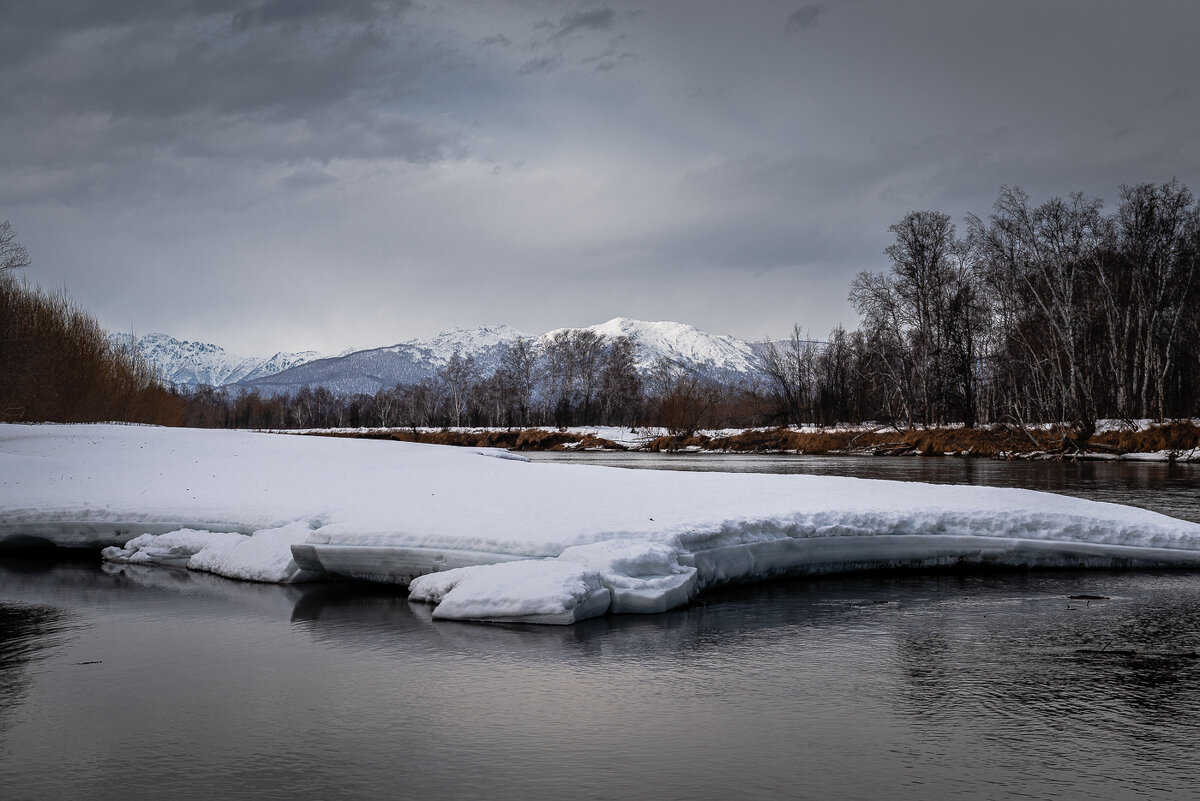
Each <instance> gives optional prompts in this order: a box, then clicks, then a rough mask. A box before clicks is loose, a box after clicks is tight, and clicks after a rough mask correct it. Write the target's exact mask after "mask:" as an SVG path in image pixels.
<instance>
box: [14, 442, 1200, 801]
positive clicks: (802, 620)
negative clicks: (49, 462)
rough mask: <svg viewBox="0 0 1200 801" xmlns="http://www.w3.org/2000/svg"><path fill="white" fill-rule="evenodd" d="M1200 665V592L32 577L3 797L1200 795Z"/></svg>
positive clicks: (876, 580)
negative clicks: (555, 613) (510, 589)
mask: <svg viewBox="0 0 1200 801" xmlns="http://www.w3.org/2000/svg"><path fill="white" fill-rule="evenodd" d="M899 461H900V460H890V462H891V463H892V464H896V463H897V462H899ZM903 461H905V462H917V463H920V462H923V461H934V460H918V459H914V460H903ZM936 461H937V462H938V463H939V464H954V463H955V462H956V461H957V460H936ZM690 464H699V462H692V463H690ZM899 466H901V467H904V468H905V469H910V468H909V466H908V465H899ZM921 467H924V466H923V465H921ZM1059 467H1062V466H1059ZM1083 467H1088V465H1084V466H1083ZM1137 467H1139V468H1142V467H1151V468H1156V469H1165V468H1166V467H1167V466H1165V465H1151V466H1144V465H1143V466H1137ZM911 469H917V465H914V466H912V468H911ZM927 478H929V477H928V476H927ZM1159 478H1162V476H1159ZM1166 479H1167V481H1168V483H1169V484H1170V483H1171V482H1176V481H1182V482H1183V484H1184V485H1186V482H1187V481H1188V480H1190V481H1192V482H1194V481H1195V480H1196V476H1195V474H1194V473H1193V474H1192V475H1191V478H1190V479H1189V478H1188V477H1187V474H1183V477H1182V478H1180V477H1179V476H1177V475H1171V474H1168V475H1166ZM1109 480H1110V481H1111V480H1112V479H1111V476H1109ZM1127 480H1128V481H1133V479H1125V478H1122V479H1121V481H1122V482H1125V481H1127ZM1139 480H1140V479H1139ZM1134 483H1136V481H1134ZM1192 486H1195V485H1194V483H1193V485H1192ZM1123 487H1124V484H1122V486H1121V487H1118V488H1115V489H1114V488H1112V487H1109V488H1107V489H1104V488H1101V489H1102V491H1105V492H1120V493H1124V494H1125V495H1127V496H1131V491H1130V490H1129V489H1127V488H1123ZM1181 491H1182V490H1181ZM1156 492H1157V489H1156V488H1154V487H1150V488H1148V489H1147V492H1146V495H1147V496H1155V493H1156ZM1156 497H1157V496H1156ZM1140 500H1142V501H1143V502H1145V503H1147V505H1152V504H1153V503H1157V504H1159V505H1160V507H1167V508H1164V510H1165V511H1172V509H1170V508H1169V507H1170V506H1171V504H1170V503H1164V502H1163V501H1161V499H1160V500H1155V499H1154V497H1150V498H1149V500H1147V498H1141V499H1140ZM1191 502H1192V503H1194V502H1195V499H1194V497H1193V498H1191ZM1188 508H1192V507H1188ZM1175 511H1176V513H1178V510H1175ZM1073 595H1075V596H1078V595H1093V596H1103V598H1102V599H1092V600H1089V599H1072V598H1071V597H1070V596H1073ZM1198 655H1200V575H1198V574H1196V573H1193V572H1178V573H1125V574H1117V573H1095V572H1093V573H1073V572H1062V573H1059V572H1053V573H999V574H990V575H975V576H959V575H899V576H857V577H848V578H824V579H818V580H812V579H810V580H805V581H792V582H775V583H769V584H761V585H757V586H753V587H743V588H737V589H730V590H726V591H722V592H718V593H713V594H710V595H707V596H705V597H703V598H702V603H700V604H697V605H694V606H692V607H689V608H687V609H683V610H678V611H676V612H671V613H668V614H665V615H656V616H644V617H643V616H623V617H611V618H602V619H599V620H593V621H587V622H585V623H583V624H580V625H577V626H574V627H570V628H551V627H533V626H482V625H471V624H455V623H444V622H438V623H436V624H435V623H433V622H432V621H431V620H430V618H429V608H428V607H426V606H424V605H420V604H412V605H410V604H409V602H408V600H407V598H406V597H405V595H404V594H403V592H397V591H394V590H389V589H388V588H381V587H371V586H361V585H352V584H340V585H338V584H326V585H311V586H307V587H280V586H262V585H253V584H244V583H239V582H232V581H226V580H223V579H218V578H215V577H212V576H206V575H203V574H189V573H187V572H186V571H173V570H166V569H157V570H156V569H145V568H141V569H135V568H129V567H125V568H122V569H103V568H102V567H101V566H100V565H98V564H96V563H92V562H82V563H69V562H57V563H56V562H53V561H48V560H30V559H28V558H23V559H17V558H13V557H7V558H4V559H2V560H0V798H3V799H6V800H7V799H60V798H79V799H86V798H97V799H108V798H112V799H157V798H164V797H174V798H185V799H191V798H195V799H223V798H255V799H259V798H261V799H274V798H280V799H283V798H287V799H296V798H356V799H357V798H419V799H443V798H446V799H450V798H480V799H542V798H546V799H740V798H797V799H891V798H899V799H959V798H962V799H1002V798H1039V799H1041V798H1063V799H1131V798H1162V799H1167V798H1172V799H1186V798H1196V797H1200V777H1198V774H1197V757H1198V756H1200V658H1198Z"/></svg>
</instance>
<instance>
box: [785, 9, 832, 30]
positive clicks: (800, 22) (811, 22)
mask: <svg viewBox="0 0 1200 801" xmlns="http://www.w3.org/2000/svg"><path fill="white" fill-rule="evenodd" d="M827 10H828V9H826V8H825V6H823V5H813V6H802V7H801V8H799V9H798V10H796V11H793V12H792V13H791V14H788V18H787V24H786V25H785V26H784V28H785V30H787V32H788V33H798V32H800V31H807V30H808V29H809V28H815V27H816V26H817V23H818V22H819V21H820V19H821V17H822V16H824V15H825V12H826V11H827Z"/></svg>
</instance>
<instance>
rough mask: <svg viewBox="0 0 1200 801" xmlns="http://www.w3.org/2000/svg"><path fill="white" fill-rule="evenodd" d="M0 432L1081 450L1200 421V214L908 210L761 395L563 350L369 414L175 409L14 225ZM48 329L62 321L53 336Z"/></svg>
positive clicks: (290, 403) (1043, 207) (1047, 207)
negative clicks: (942, 434) (651, 431)
mask: <svg viewBox="0 0 1200 801" xmlns="http://www.w3.org/2000/svg"><path fill="white" fill-rule="evenodd" d="M4 225H5V228H4V237H5V239H4V240H3V246H4V248H5V250H4V251H3V253H0V256H3V257H4V258H5V259H6V261H4V262H3V264H4V268H3V269H0V282H2V284H0V290H2V292H0V294H2V296H3V303H4V304H5V306H4V307H3V308H2V309H0V313H2V314H3V317H0V375H3V377H4V378H3V383H2V384H0V419H2V420H59V421H64V422H74V421H84V420H129V421H138V422H158V423H166V424H185V425H192V426H209V427H238V428H319V427H331V426H338V427H359V426H380V427H412V428H416V427H434V428H437V427H449V426H492V427H512V428H522V427H529V426H559V427H562V426H571V425H617V426H631V427H633V426H647V425H654V426H663V427H665V428H667V429H669V430H671V431H672V432H675V433H678V434H680V435H683V436H687V435H690V434H691V433H692V432H694V431H696V430H698V429H702V428H750V427H762V426H771V425H794V424H806V423H815V424H821V425H832V424H834V423H858V422H863V421H875V422H878V423H881V424H890V425H892V426H895V427H896V428H898V429H914V428H928V427H937V426H946V425H950V424H963V425H965V426H966V427H968V428H974V427H980V426H987V425H991V424H1005V425H1011V426H1016V427H1018V428H1027V427H1028V426H1030V425H1032V424H1033V423H1042V422H1055V423H1061V424H1064V425H1066V426H1069V427H1070V428H1071V429H1072V430H1073V431H1074V432H1075V433H1074V436H1075V437H1077V438H1078V439H1081V440H1084V441H1086V440H1087V439H1088V438H1089V437H1090V436H1091V434H1092V432H1093V431H1094V427H1095V422H1096V420H1098V419H1101V418H1118V419H1122V418H1124V419H1134V418H1155V419H1159V420H1167V419H1171V418H1187V417H1193V416H1200V385H1198V382H1200V303H1198V302H1197V301H1200V275H1198V273H1200V204H1198V203H1197V202H1196V200H1195V198H1194V197H1193V196H1192V194H1191V192H1190V191H1189V190H1188V189H1187V187H1185V186H1183V185H1181V184H1180V183H1179V182H1177V181H1171V182H1168V183H1165V184H1161V185H1155V184H1138V185H1134V186H1122V187H1121V188H1120V192H1119V200H1118V203H1117V206H1116V208H1115V209H1114V210H1113V211H1112V212H1111V213H1105V211H1104V209H1103V204H1102V203H1101V201H1100V200H1098V199H1094V198H1086V197H1084V196H1083V195H1080V194H1071V195H1069V196H1067V197H1065V198H1063V197H1055V198H1051V199H1050V200H1047V201H1045V202H1044V203H1041V204H1038V205H1034V204H1033V203H1032V202H1031V201H1030V199H1029V197H1028V196H1027V195H1026V194H1025V193H1023V192H1022V191H1021V190H1020V189H1017V188H1009V187H1003V188H1001V190H1000V193H999V197H998V198H997V201H996V203H995V205H994V207H993V212H992V214H991V215H990V216H988V217H987V218H986V219H985V218H981V217H978V216H975V215H969V216H968V217H967V218H966V220H965V224H964V226H963V228H962V232H961V233H960V232H959V229H958V228H957V227H956V226H955V225H954V224H953V222H952V221H951V217H950V215H948V214H946V213H944V212H940V211H915V212H911V213H909V214H907V215H905V217H904V218H903V219H902V220H900V221H899V222H897V223H896V224H894V225H892V226H891V227H890V228H889V231H890V232H891V233H892V235H893V237H894V242H893V244H891V245H890V246H889V247H888V248H887V249H886V250H885V252H884V255H885V257H886V269H885V270H883V271H879V272H871V271H864V272H861V273H859V274H858V275H857V276H856V277H855V278H854V279H853V281H852V282H851V285H850V287H849V299H850V301H851V303H852V305H853V306H854V308H855V310H856V312H857V313H858V314H859V317H860V321H859V326H858V328H857V329H856V330H852V331H847V330H845V329H843V328H841V327H839V328H836V329H835V330H834V331H833V332H831V333H830V334H829V336H828V337H827V338H826V339H824V340H820V341H817V340H814V339H812V338H811V337H810V336H809V335H808V334H807V333H806V332H804V331H803V329H802V328H801V327H800V326H796V327H795V329H794V330H793V331H792V334H791V336H790V337H789V338H787V339H786V340H782V341H776V342H771V343H767V346H766V348H765V353H766V355H765V358H764V361H763V368H762V374H761V376H759V377H758V378H757V380H750V381H746V382H739V383H736V384H729V383H719V382H716V381H712V380H709V379H706V378H704V377H703V376H700V375H697V374H695V373H691V372H688V371H687V370H684V369H682V368H680V367H679V366H677V365H673V364H670V363H667V362H660V363H659V364H658V365H657V366H656V367H655V369H654V370H653V371H652V372H651V373H650V375H648V376H643V375H640V374H639V373H638V371H637V370H636V369H635V368H634V358H633V357H634V353H633V343H631V342H630V341H628V340H625V339H607V338H605V337H602V336H600V335H597V334H595V333H594V332H591V331H586V330H584V331H573V332H562V333H560V334H559V335H558V336H556V337H555V338H554V339H553V340H552V341H550V342H549V343H547V344H546V345H545V346H544V347H538V346H537V345H536V343H534V342H533V341H530V340H520V341H518V342H516V343H515V344H513V345H512V346H510V347H509V348H508V350H507V352H506V353H505V355H504V358H503V360H502V364H501V367H500V369H499V370H497V371H496V372H495V373H494V374H492V375H483V374H481V372H480V371H479V370H478V369H477V366H476V365H475V364H474V362H473V361H472V360H471V359H470V358H468V357H463V356H462V355H461V354H455V355H454V356H453V357H452V358H451V359H450V361H449V363H448V364H447V365H446V366H445V367H444V368H443V369H442V370H441V371H440V372H439V374H438V376H437V377H436V378H434V379H431V380H427V381H424V382H422V383H419V384H413V385H397V386H394V387H390V388H386V389H382V390H380V391H379V392H377V393H375V394H374V395H356V396H340V395H336V394H334V393H332V392H330V391H329V390H327V389H325V388H323V387H312V388H309V387H305V388H302V389H301V390H299V391H298V392H296V393H293V394H291V395H281V396H263V395H260V394H258V393H256V392H249V393H241V392H237V391H231V390H229V389H227V388H224V387H222V388H215V389H214V388H212V387H200V388H198V389H195V390H193V391H188V392H185V391H181V390H176V389H170V388H164V387H161V386H159V385H158V384H157V382H156V381H155V380H154V376H153V375H152V373H151V372H150V371H149V368H148V367H147V366H146V365H145V364H144V362H142V361H140V360H139V359H138V358H137V357H136V356H135V355H134V354H133V353H129V352H119V351H116V350H114V349H113V348H112V347H111V346H107V345H103V344H102V341H103V337H102V332H100V329H99V326H98V325H97V324H96V323H95V322H94V321H92V320H91V318H89V317H88V316H87V315H86V314H85V313H84V312H82V311H81V310H80V309H79V308H78V307H76V306H75V305H74V304H72V303H71V302H70V301H69V300H67V299H66V297H65V296H64V295H62V294H61V293H57V294H46V293H44V292H42V291H41V290H37V289H30V288H29V287H28V285H27V284H23V283H21V282H20V281H18V280H17V278H16V277H15V273H16V272H17V271H18V270H19V269H20V268H23V267H25V266H26V265H27V264H28V263H29V258H28V254H27V253H25V252H24V249H23V248H21V247H20V245H19V244H17V243H16V241H15V238H14V234H13V232H12V229H11V227H10V226H8V225H7V223H5V224H4ZM54 321H58V322H57V323H56V322H54Z"/></svg>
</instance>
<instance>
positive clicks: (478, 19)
mask: <svg viewBox="0 0 1200 801" xmlns="http://www.w3.org/2000/svg"><path fill="white" fill-rule="evenodd" d="M1198 30H1200V3H1195V2H1189V1H1187V0H1181V1H1180V2H1153V1H1148V0H1139V1H1138V2H1104V1H1103V0H1078V1H1077V2H1053V1H1052V0H1038V1H1037V2H1019V1H1017V0H1008V1H1006V2H986V3H985V2H972V1H971V0H944V1H938V0H914V1H913V2H905V1H904V0H879V1H878V2H875V1H874V0H828V1H827V2H818V3H807V4H806V3H803V2H796V0H791V1H790V2H784V1H781V0H738V2H733V1H732V0H726V1H725V2H715V1H712V0H709V1H704V2H702V1H699V0H665V1H663V0H632V1H631V2H622V0H607V2H598V3H593V2H584V3H575V2H542V0H480V1H479V2H471V1H470V0H455V2H445V3H441V2H425V3H422V2H415V1H414V2H402V1H397V2H392V1H391V0H103V2H99V1H98V0H0V219H7V220H9V221H11V222H12V224H13V225H14V227H15V229H16V231H17V234H18V237H19V239H20V240H21V241H22V242H23V243H24V244H25V245H26V247H27V248H28V250H29V251H30V255H31V256H32V257H33V260H34V261H33V265H32V266H31V267H30V268H29V270H28V271H27V272H28V275H29V277H30V279H31V280H33V281H35V282H37V283H40V284H42V285H43V286H46V287H57V286H63V285H65V286H66V287H67V288H68V289H69V291H70V293H71V294H72V295H73V296H74V297H75V298H76V299H77V300H78V301H80V302H81V303H82V304H83V305H84V306H85V307H87V308H88V309H90V310H91V311H92V312H93V313H94V314H95V315H96V316H97V317H98V318H99V319H100V321H101V322H102V323H103V324H104V325H106V326H108V327H110V328H115V329H119V330H124V331H128V330H131V329H132V330H133V331H134V332H135V333H145V332H150V331H162V332H165V333H169V334H172V335H174V336H177V337H180V338H187V339H199V340H203V341H208V342H215V343H217V344H220V345H223V346H225V347H227V348H229V349H231V350H233V351H234V352H238V353H245V354H258V353H262V354H269V353H271V352H273V351H275V350H280V349H285V350H302V349H308V348H315V349H319V350H323V351H327V352H336V351H340V350H342V349H344V348H348V347H351V346H359V347H372V346H379V345H386V344H392V343H394V342H397V341H400V340H403V339H408V338H410V337H414V336H424V335H428V334H433V333H436V332H438V331H441V330H446V329H449V328H453V327H455V326H475V325H481V324H496V323H508V324H511V325H514V326H516V327H518V328H521V329H523V330H526V331H528V332H531V333H542V332H544V331H546V330H549V329H551V328H556V327H560V326H575V325H589V324H593V323H598V322H602V321H604V320H607V319H609V318H611V317H616V316H628V317H637V318H642V319H650V320H679V321H683V322H688V323H692V324H694V325H697V326H699V327H700V328H703V329H706V330H709V331H712V332H714V333H728V334H734V335H736V336H741V337H745V338H748V339H761V338H763V337H764V336H766V335H774V336H780V335H783V334H785V333H786V332H787V331H788V330H790V328H791V326H792V324H793V323H799V324H800V325H801V326H802V327H803V328H804V329H806V330H808V331H809V332H811V333H812V334H813V335H814V336H818V337H824V336H825V335H826V334H827V333H828V331H829V329H830V328H831V327H832V326H834V325H836V324H838V323H841V324H844V325H846V326H847V327H853V326H855V325H856V323H857V320H856V318H855V316H854V314H853V311H852V310H851V308H850V306H849V304H848V303H847V301H846V294H847V288H848V284H849V281H850V279H851V278H852V276H853V275H854V274H855V273H856V272H858V271H859V270H863V269H871V270H880V269H884V268H885V267H886V260H885V258H884V256H883V255H882V250H883V248H885V247H886V246H887V245H888V244H889V234H888V231H887V226H888V225H890V224H891V223H893V222H895V221H897V220H898V219H900V218H901V217H902V216H903V215H904V214H905V213H906V212H908V211H911V210H916V209H938V210H942V211H945V212H948V213H949V214H951V215H952V216H953V217H954V218H955V219H956V220H961V219H962V217H963V216H964V215H966V214H967V213H969V212H975V213H978V214H981V215H986V214H987V213H988V212H989V210H990V207H991V204H992V203H993V201H994V200H995V198H996V193H997V190H998V189H999V187H1000V186H1001V185H1002V184H1015V185H1019V186H1021V187H1023V188H1024V189H1025V190H1027V191H1028V192H1029V194H1030V195H1031V196H1032V198H1033V199H1034V200H1036V201H1039V202H1040V201H1041V200H1044V199H1045V198H1047V197H1049V196H1051V195H1054V194H1066V193H1068V192H1071V191H1083V192H1085V193H1087V194H1089V195H1096V196H1099V197H1102V198H1104V199H1105V200H1106V201H1108V206H1109V208H1111V207H1112V205H1113V201H1114V200H1115V198H1116V197H1117V187H1118V186H1119V185H1120V184H1123V183H1140V182H1156V183H1157V182H1162V181H1166V180H1169V179H1170V178H1171V177H1177V178H1179V180H1181V181H1182V182H1183V183H1185V184H1186V185H1188V186H1189V187H1191V188H1192V189H1193V190H1194V191H1200V96H1198V94H1197V88H1198V86H1197V85H1198V83H1200V82H1198V81H1197V78H1196V75H1197V66H1196V58H1195V48H1196V32H1197V31H1198Z"/></svg>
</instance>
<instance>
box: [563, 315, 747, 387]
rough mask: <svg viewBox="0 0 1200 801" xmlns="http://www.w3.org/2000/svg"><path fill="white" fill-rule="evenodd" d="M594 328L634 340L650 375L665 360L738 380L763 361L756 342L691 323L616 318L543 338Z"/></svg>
mask: <svg viewBox="0 0 1200 801" xmlns="http://www.w3.org/2000/svg"><path fill="white" fill-rule="evenodd" d="M581 330H582V331H593V332H595V333H597V334H599V335H601V336H603V337H606V338H608V339H615V338H617V337H627V338H628V339H630V340H632V341H633V348H634V361H635V363H636V364H637V369H638V372H640V373H642V374H643V375H647V374H649V373H650V372H651V371H653V370H654V368H655V367H656V366H657V365H658V363H659V362H660V361H662V360H665V361H667V362H669V363H670V364H673V365H677V366H679V367H683V368H684V369H687V370H690V371H693V372H696V373H700V374H701V375H704V376H707V377H709V378H714V379H721V380H729V379H732V380H737V379H738V378H739V377H741V378H745V377H746V376H748V375H754V374H757V373H758V371H759V365H760V360H759V356H758V354H757V351H756V346H755V345H754V344H753V343H750V342H747V341H746V340H744V339H738V338H736V337H731V336H728V335H725V334H709V333H707V332H705V331H701V330H700V329H699V328H696V327H695V326H692V325H688V324H687V323H672V322H667V321H660V322H647V321H645V320H631V319H629V318H628V317H616V318H614V319H612V320H609V321H608V322H606V323H600V324H599V325H592V326H588V327H587V328H583V329H569V328H561V329H558V330H557V331H551V332H549V333H547V334H545V335H544V336H542V338H541V342H542V343H543V344H544V343H545V342H547V341H548V340H550V339H551V338H552V337H554V336H555V335H556V334H558V333H560V332H562V331H567V332H569V333H573V332H575V331H581Z"/></svg>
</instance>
